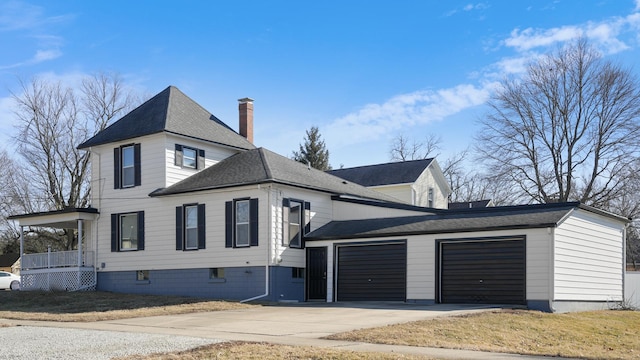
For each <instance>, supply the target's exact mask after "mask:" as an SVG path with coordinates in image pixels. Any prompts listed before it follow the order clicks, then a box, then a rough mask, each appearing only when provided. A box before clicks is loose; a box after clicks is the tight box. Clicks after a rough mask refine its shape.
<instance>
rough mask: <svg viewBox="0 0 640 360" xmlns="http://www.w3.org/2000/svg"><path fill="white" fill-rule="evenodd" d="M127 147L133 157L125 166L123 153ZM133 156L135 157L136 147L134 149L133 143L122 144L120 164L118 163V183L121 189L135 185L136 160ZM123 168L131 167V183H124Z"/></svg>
mask: <svg viewBox="0 0 640 360" xmlns="http://www.w3.org/2000/svg"><path fill="white" fill-rule="evenodd" d="M128 149H130V150H131V155H132V157H133V162H132V163H131V165H129V166H126V165H125V164H124V157H125V156H124V153H125V151H126V150H128ZM135 157H136V149H135V147H134V145H127V146H124V147H122V148H121V149H120V164H121V165H120V185H121V187H122V188H123V189H124V188H131V187H134V186H136V160H135ZM125 169H133V178H132V182H131V184H125V182H124V178H125V176H124V173H125V171H124V170H125Z"/></svg>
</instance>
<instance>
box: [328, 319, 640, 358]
mask: <svg viewBox="0 0 640 360" xmlns="http://www.w3.org/2000/svg"><path fill="white" fill-rule="evenodd" d="M327 338H328V339H333V340H347V341H360V342H368V343H378V344H393V345H410V346H427V347H441V348H451V349H468V350H482V351H492V352H506V353H517V354H529V355H546V356H563V357H576V358H584V359H638V358H640V312H637V311H636V312H634V311H621V310H611V311H593V312H578V313H568V314H548V313H541V312H537V311H524V310H520V311H506V310H505V311H495V312H485V313H479V314H474V315H468V316H460V317H442V318H436V319H431V320H426V321H417V322H411V323H406V324H398V325H390V326H385V327H380V328H372V329H363V330H356V331H350V332H346V333H341V334H334V335H331V336H328V337H327Z"/></svg>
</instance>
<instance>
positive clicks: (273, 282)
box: [10, 87, 628, 311]
mask: <svg viewBox="0 0 640 360" xmlns="http://www.w3.org/2000/svg"><path fill="white" fill-rule="evenodd" d="M239 112H240V116H239V117H240V119H239V124H240V125H239V133H240V134H238V133H236V132H235V131H233V130H232V129H231V128H230V127H229V126H227V125H226V124H224V123H223V122H222V121H220V120H219V119H217V118H216V117H215V116H213V115H212V114H211V113H209V112H208V111H206V110H205V109H203V108H202V107H201V106H200V105H198V104H197V103H195V102H194V101H193V100H191V99H190V98H188V97H187V96H186V95H184V94H183V93H182V92H180V90H178V89H177V88H175V87H168V88H167V89H165V90H164V91H162V92H160V93H159V94H158V95H156V96H154V97H153V98H151V99H150V100H148V101H147V102H145V103H144V104H142V105H140V106H139V107H138V108H136V109H134V110H133V111H132V112H130V113H129V114H127V115H125V116H124V117H123V118H121V119H120V120H118V121H117V122H115V123H113V124H112V125H111V126H109V127H108V128H106V129H105V130H103V131H102V132H100V133H98V134H97V135H95V136H94V137H92V138H91V139H88V140H87V141H85V142H84V143H82V144H80V146H79V148H81V149H84V150H86V151H89V152H90V154H91V161H92V169H91V173H92V176H93V181H92V198H91V206H92V207H90V208H83V209H66V210H61V211H52V212H46V213H36V214H22V215H14V216H12V217H10V219H12V220H15V221H18V222H19V225H20V226H21V227H24V226H50V227H62V228H72V229H76V230H77V232H78V233H79V234H80V235H81V236H80V239H79V241H78V243H79V246H78V249H76V250H74V251H67V252H54V253H51V254H24V255H23V256H22V289H24V290H33V289H45V290H51V289H56V290H84V289H86V290H92V289H97V290H104V291H113V292H122V293H140V294H166V295H186V296H197V297H204V298H218V299H234V300H243V301H251V300H261V301H274V302H275V301H326V302H333V301H386V300H393V301H405V302H416V303H426V304H432V303H500V304H518V305H526V306H528V307H530V308H533V309H540V310H545V311H569V310H577V309H593V308H606V307H608V306H610V305H611V304H612V303H616V302H620V301H622V299H623V280H622V279H623V278H622V275H623V264H624V262H623V259H624V248H625V239H624V230H625V226H626V224H627V223H628V219H626V218H623V217H619V216H616V215H614V214H610V213H607V212H603V211H600V210H598V209H595V208H592V207H588V206H585V205H582V204H579V203H560V204H548V205H530V206H513V207H489V208H477V209H476V208H472V209H463V210H448V209H446V207H447V202H446V198H447V195H448V192H449V191H450V190H449V188H448V186H447V185H446V184H443V183H442V179H440V178H439V176H440V175H441V172H439V171H436V170H439V169H438V168H437V164H436V163H435V162H434V161H433V160H430V161H429V163H427V162H426V161H424V162H422V161H418V162H416V163H413V164H416V165H417V164H419V165H420V166H416V168H417V169H418V170H417V171H416V172H417V173H418V174H417V175H416V176H415V177H413V180H412V181H411V183H413V184H415V183H421V176H423V174H424V173H427V174H428V176H426V177H427V178H428V177H432V179H433V181H432V182H429V181H425V184H427V189H428V188H429V187H432V188H433V189H434V191H433V193H434V199H433V204H432V205H433V206H431V207H424V206H416V205H411V204H410V203H411V202H412V201H411V196H408V197H406V198H403V199H400V198H399V197H398V196H399V195H397V196H393V195H390V194H388V193H383V192H381V191H379V190H380V189H379V188H376V189H375V190H373V189H371V188H367V187H364V186H362V185H359V184H358V183H357V182H356V181H349V180H345V179H344V178H341V177H337V176H334V175H331V174H329V173H325V172H322V171H319V170H316V169H313V168H309V167H307V166H306V165H303V164H300V163H298V162H296V161H293V160H291V159H288V158H286V157H283V156H280V155H278V154H275V153H273V152H271V151H269V150H267V149H264V148H257V147H255V146H254V145H253V144H252V138H253V133H252V129H253V103H252V101H251V99H241V100H240V103H239ZM409 164H412V163H411V162H410V163H409ZM382 165H383V164H382ZM382 165H380V166H382ZM420 167H421V168H422V170H420ZM438 174H440V175H438ZM409 183H410V182H406V184H409ZM429 184H430V185H429ZM411 186H412V185H409V186H408V187H407V189H412V187H411ZM416 193H421V194H422V193H424V191H422V190H420V189H416ZM427 194H428V191H427ZM403 196H404V195H403ZM418 198H419V197H416V203H422V199H420V201H417V199H418ZM24 241H28V240H25V238H24V237H22V238H21V249H22V248H24V246H23V245H24ZM21 252H22V251H21Z"/></svg>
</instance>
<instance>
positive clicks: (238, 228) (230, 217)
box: [225, 199, 258, 247]
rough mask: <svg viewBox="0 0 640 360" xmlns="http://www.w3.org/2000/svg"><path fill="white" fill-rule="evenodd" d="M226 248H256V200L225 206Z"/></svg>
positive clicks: (234, 202)
mask: <svg viewBox="0 0 640 360" xmlns="http://www.w3.org/2000/svg"><path fill="white" fill-rule="evenodd" d="M225 223H226V227H225V229H226V242H225V246H226V247H249V246H258V199H236V200H233V201H227V202H226V204H225Z"/></svg>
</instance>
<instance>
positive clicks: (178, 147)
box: [174, 144, 182, 166]
mask: <svg viewBox="0 0 640 360" xmlns="http://www.w3.org/2000/svg"><path fill="white" fill-rule="evenodd" d="M174 164H175V165H176V166H182V145H180V144H176V151H175V160H174Z"/></svg>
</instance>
